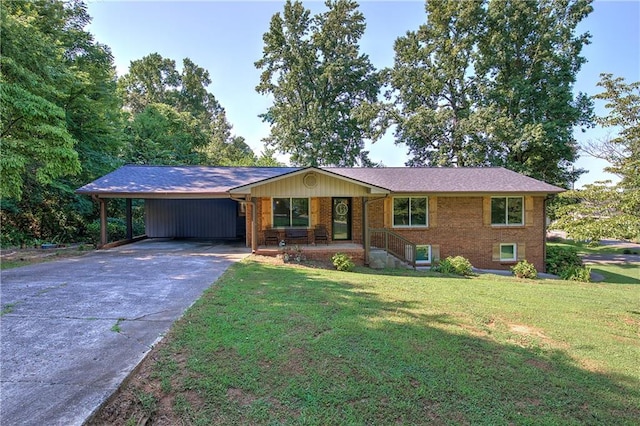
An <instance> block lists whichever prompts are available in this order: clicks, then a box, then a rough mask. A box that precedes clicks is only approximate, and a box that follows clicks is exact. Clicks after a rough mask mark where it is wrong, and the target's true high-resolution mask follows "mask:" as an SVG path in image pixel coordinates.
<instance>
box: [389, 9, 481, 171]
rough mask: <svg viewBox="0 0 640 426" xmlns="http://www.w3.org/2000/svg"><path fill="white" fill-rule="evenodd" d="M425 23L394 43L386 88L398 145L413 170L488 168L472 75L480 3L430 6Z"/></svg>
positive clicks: (478, 82) (476, 78) (476, 85)
mask: <svg viewBox="0 0 640 426" xmlns="http://www.w3.org/2000/svg"><path fill="white" fill-rule="evenodd" d="M426 12H427V22H426V23H425V24H423V25H421V26H420V28H419V29H418V30H417V31H410V32H408V33H407V34H406V36H404V37H400V38H398V39H397V40H396V42H395V45H394V49H395V53H396V56H395V63H394V67H393V69H392V70H390V74H389V75H390V83H391V87H392V88H393V89H394V90H395V93H393V92H388V93H387V96H388V97H389V98H390V97H392V95H393V94H395V95H396V99H395V107H396V111H395V112H394V114H393V117H394V119H393V122H394V123H395V124H397V126H396V133H395V135H396V138H397V140H396V141H397V143H403V144H405V145H407V147H408V148H409V154H410V155H412V157H411V158H410V159H409V161H408V163H407V164H408V165H411V166H423V165H433V166H451V165H456V166H460V167H463V166H478V165H483V164H487V162H488V160H489V158H488V157H489V155H490V154H489V150H488V148H489V147H488V146H487V140H486V139H485V138H484V136H483V133H484V127H485V124H484V123H483V119H482V117H481V116H482V111H480V110H479V109H478V108H477V103H476V102H477V95H478V90H479V87H480V85H481V84H482V77H481V76H478V75H477V74H476V73H475V71H474V64H475V62H476V60H477V59H476V56H477V55H476V51H477V46H478V42H479V37H480V35H481V31H482V22H484V19H485V18H484V13H485V12H484V10H483V4H482V2H480V1H441V0H436V1H429V2H427V3H426Z"/></svg>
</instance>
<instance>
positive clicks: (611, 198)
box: [555, 74, 640, 241]
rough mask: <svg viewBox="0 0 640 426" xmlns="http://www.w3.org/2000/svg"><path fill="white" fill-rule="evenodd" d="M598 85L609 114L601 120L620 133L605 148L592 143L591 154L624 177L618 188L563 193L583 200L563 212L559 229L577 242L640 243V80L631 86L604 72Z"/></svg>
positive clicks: (607, 185)
mask: <svg viewBox="0 0 640 426" xmlns="http://www.w3.org/2000/svg"><path fill="white" fill-rule="evenodd" d="M598 85H599V86H600V87H602V88H604V92H602V93H599V94H597V95H595V96H594V98H595V99H600V100H604V101H606V104H605V107H606V108H607V109H608V110H609V113H608V114H607V115H605V116H602V117H598V118H597V122H598V123H599V124H600V125H601V126H603V127H605V128H611V127H613V128H616V129H617V130H618V135H617V136H615V137H613V138H611V139H608V140H605V141H603V142H602V143H601V144H597V143H590V144H588V145H587V147H586V150H587V152H589V153H590V154H592V155H595V156H597V157H599V158H602V159H605V160H607V161H608V162H609V163H610V164H611V165H610V166H609V167H607V168H606V170H608V171H610V172H612V173H615V174H617V175H618V176H620V177H621V178H622V179H621V181H620V182H618V183H617V184H616V185H612V184H611V182H598V183H596V184H593V185H587V186H586V187H585V188H584V189H582V190H579V191H569V192H568V193H566V194H563V197H564V198H568V197H574V198H577V199H578V200H579V201H578V202H576V203H571V204H569V205H567V206H564V207H562V208H560V209H559V218H558V221H557V223H556V225H555V226H556V227H558V228H560V229H564V230H565V231H567V232H568V234H569V235H570V236H571V237H572V238H577V239H588V240H593V241H598V240H600V239H602V238H620V239H635V240H638V241H640V177H639V176H640V82H635V83H630V84H627V83H625V81H624V79H622V78H613V76H612V75H611V74H601V80H600V82H599V83H598Z"/></svg>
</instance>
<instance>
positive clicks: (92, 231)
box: [87, 218, 127, 244]
mask: <svg viewBox="0 0 640 426" xmlns="http://www.w3.org/2000/svg"><path fill="white" fill-rule="evenodd" d="M87 235H88V236H89V238H91V242H92V243H95V244H97V243H99V242H100V220H99V219H98V220H94V221H93V222H91V223H90V224H88V225H87ZM126 236H127V225H126V223H125V222H124V220H122V219H116V218H108V219H107V238H108V239H109V241H119V240H124V239H125V238H126Z"/></svg>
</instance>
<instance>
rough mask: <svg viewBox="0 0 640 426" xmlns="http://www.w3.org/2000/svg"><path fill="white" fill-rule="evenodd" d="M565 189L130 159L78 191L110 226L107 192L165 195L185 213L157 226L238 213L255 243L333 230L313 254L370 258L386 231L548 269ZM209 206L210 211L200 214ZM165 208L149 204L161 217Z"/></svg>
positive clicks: (401, 172) (423, 172) (489, 264)
mask: <svg viewBox="0 0 640 426" xmlns="http://www.w3.org/2000/svg"><path fill="white" fill-rule="evenodd" d="M562 191H563V189H562V188H559V187H555V186H552V185H549V184H547V183H545V182H541V181H539V180H535V179H532V178H529V177H526V176H523V175H520V174H518V173H515V172H512V171H509V170H507V169H504V168H316V167H308V168H291V167H280V168H260V167H228V168H224V167H163V166H124V167H122V168H121V169H118V170H116V171H114V172H112V173H110V174H109V175H106V176H104V177H103V178H100V179H98V180H96V181H95V182H93V183H91V184H88V185H86V186H85V187H83V188H80V189H79V190H78V191H77V192H79V193H85V194H90V195H92V196H93V197H94V198H95V199H98V200H99V201H100V202H101V213H102V214H101V221H102V223H103V224H104V225H105V228H106V207H105V201H106V199H107V198H118V197H122V198H142V199H158V198H162V199H167V200H171V203H169V204H167V205H168V206H169V207H170V208H171V209H173V210H171V212H173V213H172V214H178V213H179V215H180V219H179V220H180V223H179V225H180V226H173V227H172V226H157V227H156V229H163V230H164V229H166V230H171V229H183V228H189V229H192V230H193V229H205V230H208V232H212V231H211V229H213V228H212V227H211V226H209V227H208V228H207V226H205V225H207V224H206V223H205V224H202V223H201V224H200V225H199V226H200V227H199V228H198V227H196V226H195V225H193V222H194V220H200V221H203V220H204V221H207V222H211V220H212V219H213V220H214V222H215V220H220V221H223V224H225V226H223V228H225V227H226V228H225V229H229V228H230V227H233V228H234V229H235V228H236V222H237V227H238V229H240V230H242V231H244V232H242V234H241V235H243V236H245V238H246V244H247V246H249V247H251V248H252V250H253V251H257V250H258V249H259V247H261V246H265V245H267V244H268V241H267V238H266V236H267V234H268V233H274V232H275V233H276V234H277V235H278V239H277V240H275V241H274V239H273V238H272V239H271V240H270V241H269V243H271V244H274V242H275V245H276V246H277V245H278V244H277V243H278V241H279V240H280V239H285V238H286V237H287V236H288V235H290V234H291V233H292V232H294V230H295V233H296V235H297V236H298V237H300V236H303V237H306V238H302V239H301V240H300V241H302V242H303V243H307V244H308V245H309V246H311V245H314V243H315V241H314V230H315V228H316V227H318V226H319V225H320V226H323V227H324V228H325V229H326V230H327V233H328V236H327V237H328V238H327V239H326V240H323V241H322V243H323V244H326V245H327V248H326V250H325V253H324V254H322V253H321V252H320V251H315V252H314V253H311V252H310V254H309V256H308V257H312V256H322V255H327V254H329V253H332V252H335V249H333V248H332V246H333V247H337V244H342V245H343V246H346V245H350V247H351V249H353V253H352V254H353V256H354V257H355V258H356V259H358V258H361V259H362V260H363V262H364V263H367V261H368V258H367V256H368V253H369V249H371V248H376V247H377V248H380V247H379V246H380V244H379V241H377V240H376V241H374V239H373V237H372V235H373V233H374V232H378V233H379V232H382V233H386V234H388V235H391V234H393V235H395V236H399V237H404V239H405V240H406V241H408V242H409V243H410V244H413V245H414V248H413V250H416V252H417V251H418V250H419V251H420V254H419V255H418V254H417V253H416V254H412V255H413V256H414V259H417V258H418V257H420V260H421V261H422V262H423V264H426V265H429V264H432V263H433V262H436V261H437V260H439V259H443V258H446V257H448V256H457V255H460V256H464V257H466V258H467V259H469V260H470V261H471V263H472V264H473V265H474V266H475V267H477V268H481V269H508V268H510V267H511V266H512V265H513V264H515V263H517V262H518V261H519V260H523V259H526V260H527V261H529V262H531V263H533V264H534V266H535V267H536V269H537V270H539V271H544V257H545V232H546V229H545V220H546V219H545V217H546V216H545V203H546V199H547V198H548V197H549V196H550V195H553V194H557V193H559V192H562ZM181 199H190V200H195V201H193V202H190V204H189V206H190V207H189V209H191V210H194V211H195V210H199V213H198V215H197V216H196V215H195V214H191V213H190V211H185V210H189V209H182V210H181V209H180V207H181V206H180V200H181ZM216 199H218V200H220V211H221V212H222V211H223V210H222V203H223V201H224V203H226V204H225V205H226V206H228V203H229V202H230V201H229V200H233V201H235V202H237V203H238V207H239V208H238V212H239V213H238V218H237V220H235V219H234V218H233V217H231V218H229V217H226V218H223V217H222V216H220V218H219V219H216V218H217V217H218V216H217V215H216V211H214V210H215V208H216V207H215V206H216V204H215V203H211V202H210V201H211V200H216ZM197 200H202V202H201V203H199V202H198V201H197ZM205 200H209V202H208V203H205V202H204V201H205ZM165 204H166V203H165ZM150 205H152V206H154V205H157V206H159V207H157V208H161V207H162V205H163V203H150ZM169 207H167V208H169ZM240 207H242V208H240ZM338 207H339V209H340V212H338ZM204 208H208V209H209V211H210V214H209V215H206V214H204V215H203V213H202V209H204ZM225 208H226V210H224V211H225V212H227V213H225V214H227V216H228V207H225ZM167 212H168V210H167ZM167 212H165V211H159V212H155V213H154V212H151V213H154V217H155V218H157V220H161V219H162V218H164V217H166V216H167V215H166V214H165V213H167ZM365 212H366V213H365ZM203 217H204V219H202V218H203ZM208 218H210V219H208ZM176 220H178V219H176ZM227 224H228V225H227ZM162 225H164V224H162ZM218 225H220V223H218ZM243 225H244V226H243ZM243 227H244V229H242V228H243ZM166 232H169V231H166ZM103 235H104V231H103ZM166 236H168V237H181V236H182V235H166ZM189 236H192V235H189ZM195 236H196V237H197V235H195ZM182 237H184V236H182ZM394 238H395V237H394ZM103 239H104V238H103ZM353 247H356V248H355V249H354V248H353ZM358 247H359V248H358ZM341 250H342V249H341Z"/></svg>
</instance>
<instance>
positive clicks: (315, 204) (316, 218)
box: [309, 197, 320, 227]
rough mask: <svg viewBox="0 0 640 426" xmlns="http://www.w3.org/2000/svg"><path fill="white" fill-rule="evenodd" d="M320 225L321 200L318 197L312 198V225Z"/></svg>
mask: <svg viewBox="0 0 640 426" xmlns="http://www.w3.org/2000/svg"><path fill="white" fill-rule="evenodd" d="M319 223H320V199H319V198H318V197H312V198H311V223H310V224H309V226H311V227H313V226H316V225H317V224H319Z"/></svg>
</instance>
